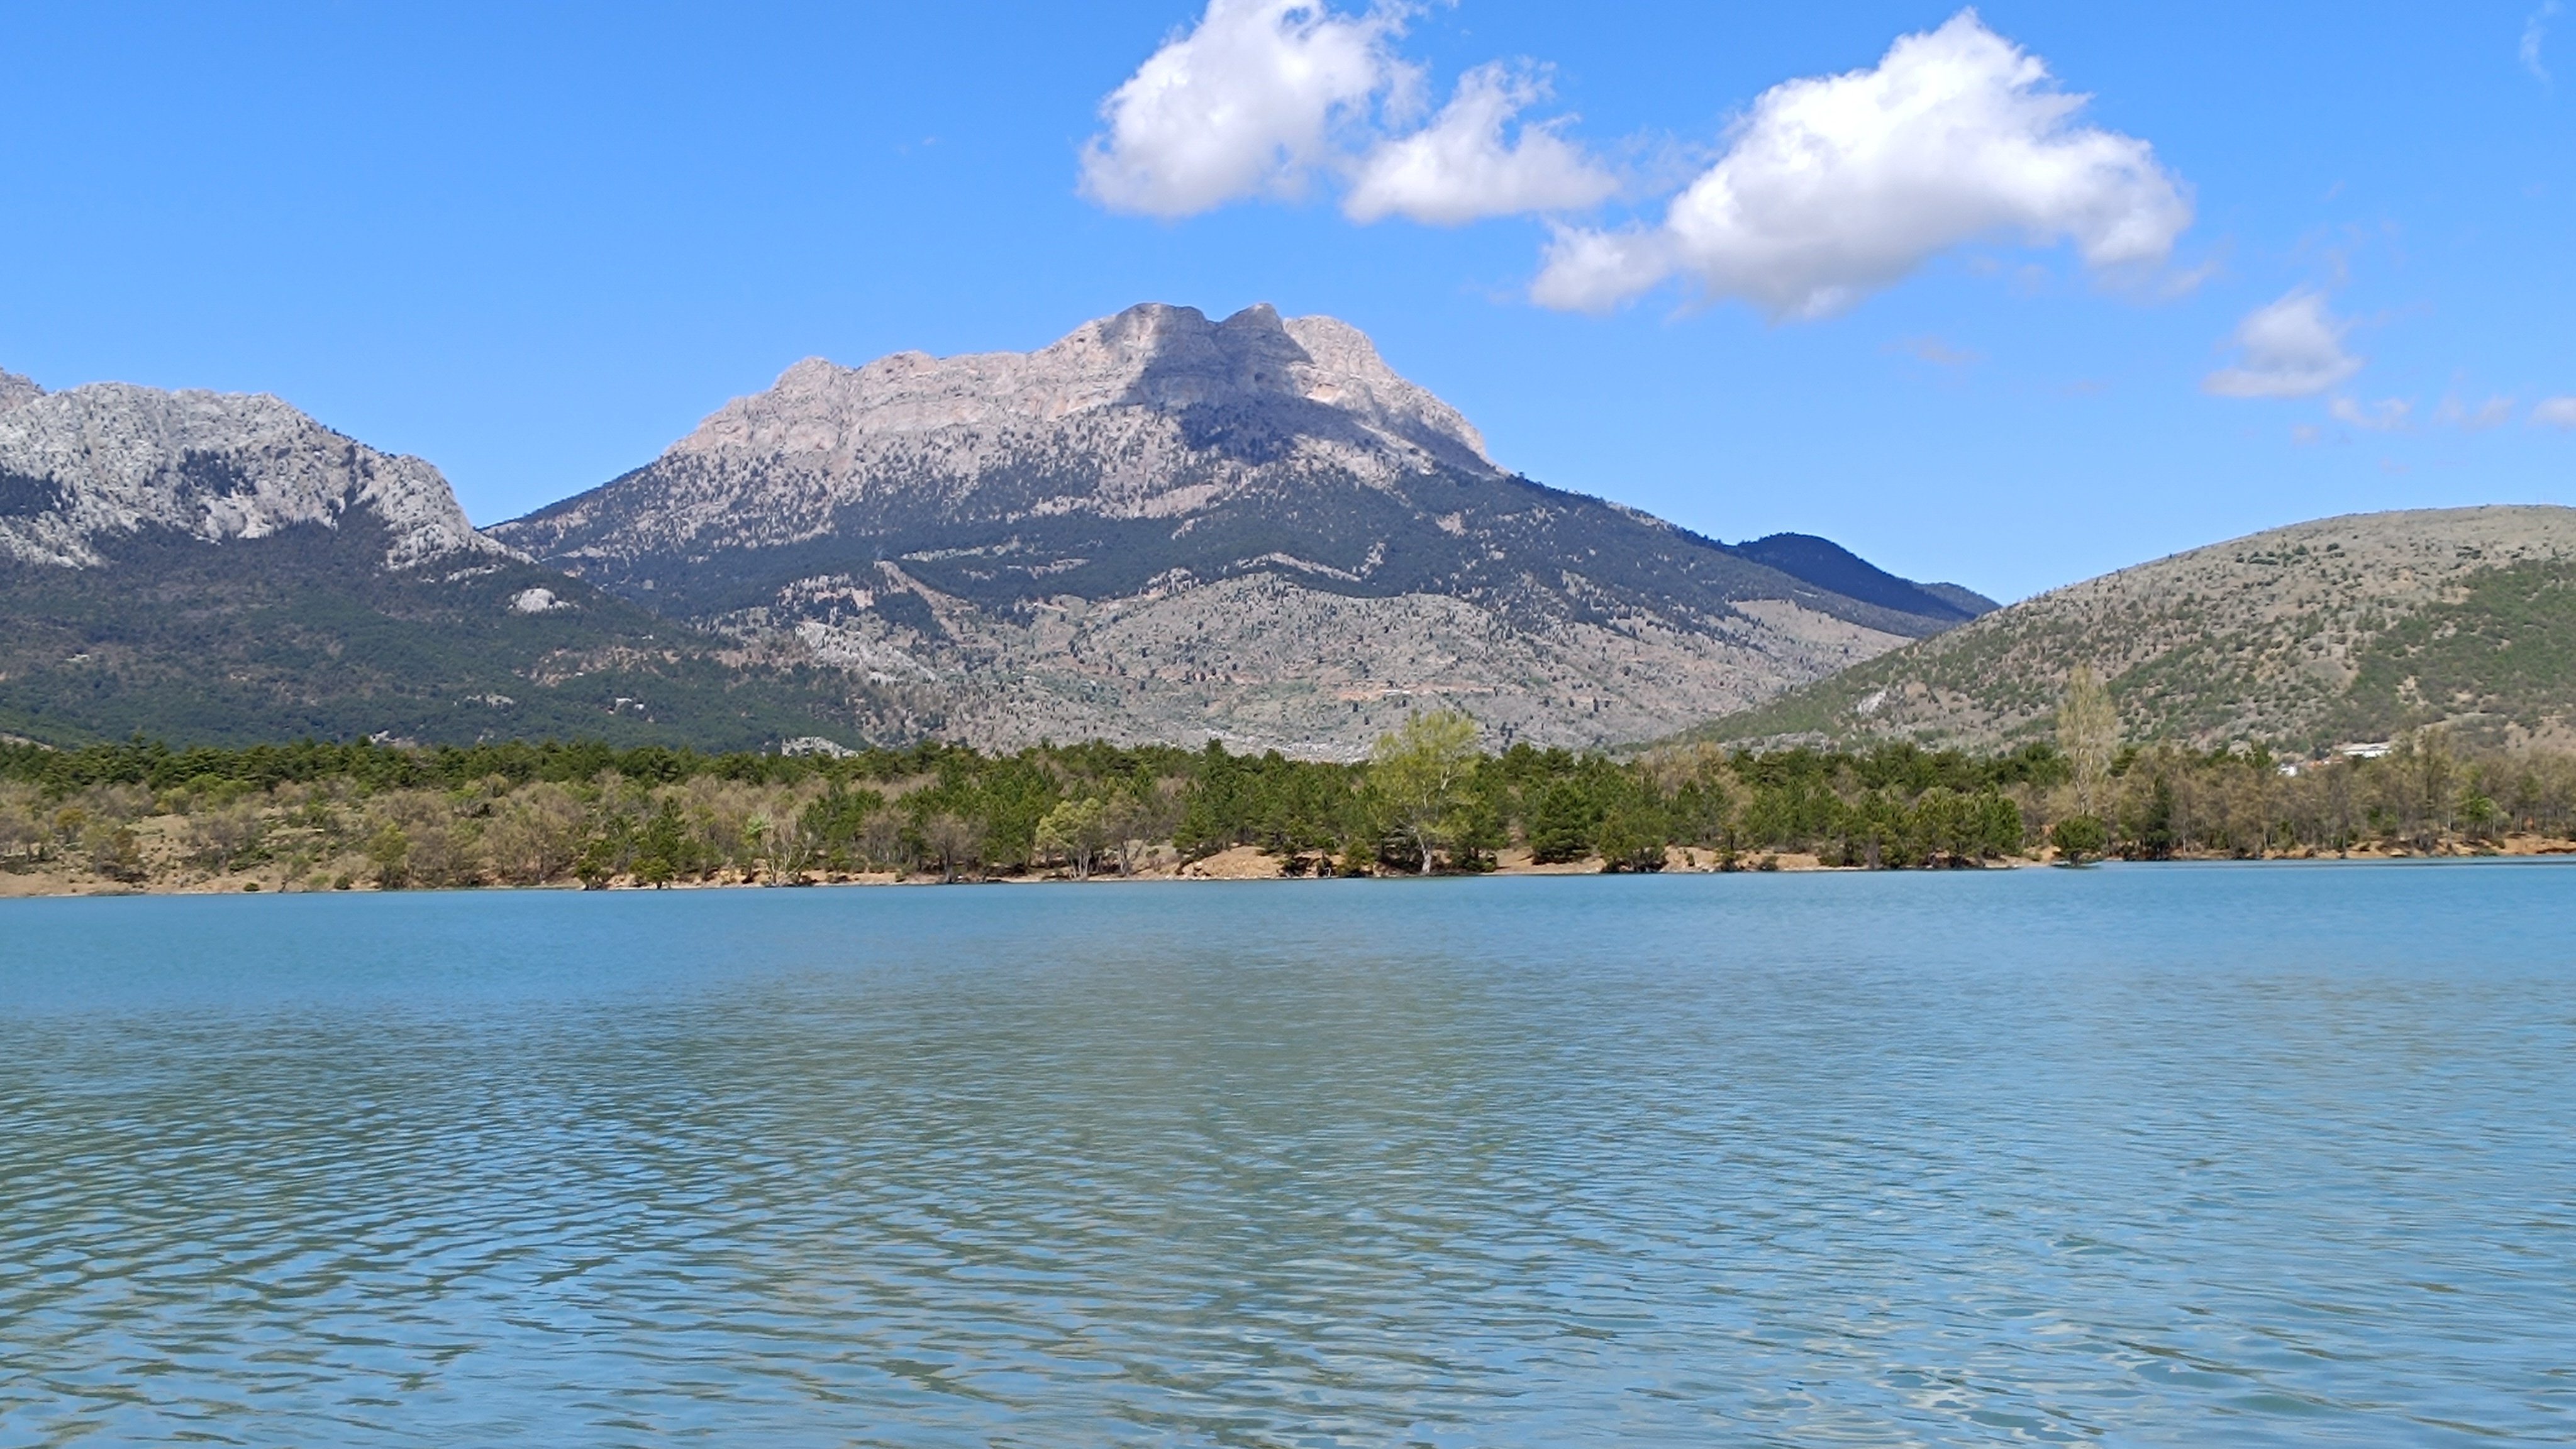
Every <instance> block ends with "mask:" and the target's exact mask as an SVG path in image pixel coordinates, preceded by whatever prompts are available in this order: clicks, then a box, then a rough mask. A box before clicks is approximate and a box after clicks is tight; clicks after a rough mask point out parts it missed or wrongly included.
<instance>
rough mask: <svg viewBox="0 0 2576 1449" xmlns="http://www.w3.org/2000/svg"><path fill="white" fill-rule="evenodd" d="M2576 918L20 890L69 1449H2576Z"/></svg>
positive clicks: (2014, 904)
mask: <svg viewBox="0 0 2576 1449" xmlns="http://www.w3.org/2000/svg"><path fill="white" fill-rule="evenodd" d="M2571 1144H2576V872H2571V871H2569V870H2567V869H2563V868H2556V867H2549V866H2510V865H2508V866H2475V867H2422V868H2406V867H2387V866H2378V867H2361V866H2354V867H2321V868H2284V867H2259V868H2237V869H2229V868H2170V869H2167V868H2137V869H2111V870H2099V871H2090V872H2046V871H2020V872H2012V873H2009V874H1990V875H1985V876H1978V877H1944V878H1936V877H1927V876H1870V877H1849V876H1844V877H1831V878H1819V877H1806V878H1800V877H1778V876H1771V877H1720V878H1711V877H1694V878H1686V879H1673V880H1654V879H1643V880H1604V879H1590V880H1511V881H1456V882H1424V883H1366V882H1354V883H1330V882H1314V883H1293V884H1279V885H1266V886H1239V887H1236V886H1221V885H1182V886H1120V885H1103V886H1098V887H1091V888H1070V887H1050V888H1001V887H994V888H955V889H948V890H838V891H830V890H815V891H772V892H749V891H731V892H672V893H662V894H649V895H643V894H633V895H609V896H599V895H578V894H520V895H474V894H462V895H438V896H426V895H425V896H409V897H381V898H363V897H362V898H349V897H284V898H265V899H260V898H238V899H193V900H173V899H149V900H116V901H96V900H87V901H46V902H11V903H7V905H6V907H5V909H0V1444H49V1443H68V1442H74V1441H78V1442H85V1443H167V1442H171V1441H174V1440H178V1439H181V1438H184V1437H188V1436H202V1437H203V1438H205V1439H207V1440H208V1441H211V1442H231V1443H250V1444H279V1443H313V1444H323V1443H329V1444H352V1445H378V1444H442V1445H444V1444H465V1443H509V1442H520V1443H549V1444H627V1443H644V1442H659V1441H664V1440H670V1439H677V1438H703V1439H705V1440H707V1441H709V1442H713V1443H721V1444H725V1445H773V1444H776V1445H789V1444H793V1445H805V1444H851V1443H857V1444H905V1445H945V1444H957V1445H982V1444H988V1443H1011V1444H1032V1445H1037V1444H1043V1445H1057V1444H1065V1445H1071V1444H1120V1443H1151V1444H1172V1443H1220V1444H1316V1443H1353V1444H1388V1443H1424V1444H1438V1445H1453V1444H1454V1445H1468V1444H1532V1445H1542V1444H1545V1445H1553V1444H1563V1443H1568V1442H1575V1441H1584V1440H1594V1441H1604V1442H1607V1441H1618V1442H1623V1443H1666V1444H1691V1445H1703V1444H1717V1443H1778V1444H1799V1445H1812V1444H1927V1443H1931V1444H1951V1443H1989V1442H1996V1441H2010V1440H2014V1439H2029V1440H2063V1439H2096V1440H2102V1441H2106V1442H2110V1443H2115V1444H2163V1443H2174V1444H2184V1443H2189V1444H2211V1443H2228V1444H2308V1443H2376V1444H2388V1443H2441V1442H2458V1443H2468V1442H2472V1441H2486V1440H2491V1439H2495V1438H2499V1437H2501V1438H2507V1439H2511V1438H2517V1437H2518V1438H2525V1439H2533V1440H2551V1441H2564V1440H2566V1439H2569V1438H2571V1437H2576V1351H2571V1345H2576V1336H2571V1333H2570V1328H2569V1325H2570V1322H2571V1320H2570V1317H2569V1312H2570V1310H2569V1307H2568V1305H2569V1304H2570V1303H2571V1302H2576V1146H2571Z"/></svg>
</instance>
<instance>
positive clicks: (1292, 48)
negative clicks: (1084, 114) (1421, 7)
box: [1082, 0, 1402, 216]
mask: <svg viewBox="0 0 2576 1449" xmlns="http://www.w3.org/2000/svg"><path fill="white" fill-rule="evenodd" d="M1392 29H1393V22H1392V21H1391V20H1390V19H1388V18H1387V17H1386V16H1385V15H1383V14H1378V13H1372V14H1369V15H1364V16H1358V17H1346V16H1341V15H1336V14H1334V13H1333V12H1331V11H1330V10H1328V9H1326V8H1325V7H1324V6H1323V5H1321V4H1317V3H1313V0H1209V4H1208V8H1207V14H1206V15H1205V16H1203V17H1201V19H1200V20H1199V23H1198V26H1197V27H1196V28H1195V29H1193V30H1191V31H1190V32H1189V33H1188V34H1186V35H1182V36H1179V37H1177V38H1175V39H1173V40H1172V41H1170V42H1168V43H1167V44H1165V45H1164V46H1163V48H1162V49H1160V50H1158V51H1156V52H1154V54H1153V55H1152V56H1151V57H1150V58H1149V59H1147V60H1146V62H1145V63H1144V65H1142V66H1140V67H1138V69H1137V71H1136V74H1135V75H1133V76H1131V77H1129V78H1128V80H1127V83H1126V84H1125V85H1122V86H1120V87H1119V88H1118V89H1117V90H1115V91H1113V92H1111V93H1110V96H1109V98H1108V99H1107V100H1106V101H1104V102H1102V103H1101V107H1100V110H1101V116H1102V119H1103V120H1105V121H1106V122H1107V123H1108V129H1107V130H1106V131H1104V132H1103V133H1102V134H1100V135H1099V136H1096V137H1094V138H1093V139H1092V141H1091V144H1090V145H1089V146H1088V147H1087V148H1085V150H1084V152H1083V157H1082V190H1083V194H1084V195H1086V196H1089V197H1090V198H1091V199H1092V200H1094V201H1096V202H1098V203H1100V204H1101V205H1103V206H1106V207H1109V208H1111V209H1112V210H1116V211H1134V212H1143V213H1145V214H1147V215H1151V216H1187V215H1190V214H1192V213H1194V212H1201V211H1206V210H1208V209H1209V208H1211V207H1216V206H1222V205H1224V204H1225V203H1226V202H1229V201H1235V200H1239V199H1241V198H1244V197H1248V196H1262V195H1294V194H1296V193H1297V192H1299V191H1300V190H1302V189H1303V188H1304V186H1305V185H1306V183H1307V181H1308V179H1309V177H1310V176H1311V174H1312V173H1313V171H1314V169H1315V168H1316V167H1318V166H1320V165H1327V164H1331V163H1333V162H1334V161H1335V160H1336V158H1337V157H1338V155H1339V154H1340V149H1341V147H1340V136H1339V135H1338V134H1337V133H1338V132H1340V131H1343V130H1345V129H1347V128H1349V127H1351V126H1355V125H1359V124H1363V123H1364V122H1365V120H1366V117H1367V112H1368V109H1369V106H1370V103H1371V101H1372V99H1373V98H1374V97H1376V96H1377V95H1378V94H1379V93H1380V92H1381V91H1383V90H1386V89H1387V88H1388V87H1389V86H1391V85H1393V84H1395V83H1396V82H1397V81H1398V80H1399V79H1400V78H1401V74H1402V68H1401V66H1400V65H1399V64H1398V63H1397V62H1396V60H1395V59H1394V58H1393V56H1392V55H1391V54H1390V53H1389V51H1388V48H1387V43H1388V40H1389V38H1390V36H1391V33H1392Z"/></svg>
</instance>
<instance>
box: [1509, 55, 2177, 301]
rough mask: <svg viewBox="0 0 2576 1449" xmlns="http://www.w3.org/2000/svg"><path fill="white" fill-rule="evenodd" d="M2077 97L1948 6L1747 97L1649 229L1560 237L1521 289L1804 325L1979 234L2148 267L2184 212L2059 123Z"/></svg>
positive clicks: (2162, 176)
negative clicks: (1709, 299) (1721, 146)
mask: <svg viewBox="0 0 2576 1449" xmlns="http://www.w3.org/2000/svg"><path fill="white" fill-rule="evenodd" d="M2084 102H2085V97H2083V96H2080V95H2072V94H2068V93H2066V92H2063V91H2059V90H2056V89H2054V88H2052V87H2051V86H2050V84H2049V76H2048V69H2047V67H2046V65H2045V64H2043V63H2042V62H2041V61H2040V60H2039V59H2038V58H2037V57H2035V56H2032V55H2030V54H2028V53H2027V52H2025V51H2023V50H2021V49H2020V48H2019V47H2017V46H2015V45H2013V44H2012V43H2011V42H2009V41H2007V40H2005V39H2003V38H2002V37H2001V36H1998V35H1996V34H1995V33H1994V32H1993V31H1991V30H1989V29H1987V28H1986V27H1985V25H1984V23H1983V22H1981V21H1980V20H1979V19H1978V18H1977V16H1976V13H1975V12H1974V11H1962V12H1960V13H1959V14H1958V15H1957V16H1955V17H1953V18H1952V19H1951V20H1950V21H1949V22H1948V23H1947V24H1945V25H1943V26H1941V28H1939V29H1938V30H1934V31H1930V32H1928V33H1924V34H1918V35H1908V36H1905V37H1903V38H1901V39H1899V40H1898V41H1897V42H1896V44H1895V45H1894V46H1892V47H1891V48H1890V49H1889V50H1888V52H1887V55H1886V57H1885V58H1884V59H1883V60H1881V61H1880V62H1879V64H1878V66H1877V67H1876V68H1875V69H1871V70H1861V71H1853V72H1850V73H1849V74H1845V75H1837V76H1826V77H1821V78H1816V79H1808V80H1795V81H1789V82H1787V83H1785V84H1782V85H1778V86H1775V87H1773V88H1772V89H1770V90H1768V91H1766V92H1764V93H1763V94H1762V95H1761V96H1760V97H1759V98H1758V99H1756V100H1755V101H1754V103H1753V107H1752V110H1751V111H1750V113H1749V114H1748V115H1747V116H1746V117H1745V118H1744V120H1743V121H1742V122H1741V123H1740V124H1739V125H1738V126H1737V128H1736V129H1735V131H1734V133H1733V135H1732V136H1731V137H1730V138H1729V141H1728V145H1727V147H1726V150H1725V153H1724V154H1723V155H1722V156H1721V157H1720V158H1719V159H1718V161H1717V163H1716V164H1715V165H1714V166H1712V167H1710V168H1709V170H1708V171H1707V172H1705V173H1704V174H1702V175H1701V176H1700V177H1699V178H1698V179H1697V180H1695V181H1694V182H1692V183H1691V185H1690V186H1689V187H1688V188H1687V189H1685V190H1684V191H1683V192H1682V194H1681V195H1680V196H1678V197H1676V198H1675V199H1674V200H1673V202H1672V204H1671V206H1670V207H1669V208H1668V209H1667V211H1666V213H1665V215H1664V218H1663V220H1662V222H1661V223H1660V224H1659V225H1655V226H1648V227H1638V228H1632V229H1628V230H1618V231H1605V230H1592V229H1582V228H1567V229H1563V230H1560V232H1559V233H1558V235H1557V237H1556V239H1555V241H1554V243H1553V245H1552V246H1551V247H1550V248H1549V252H1548V257H1547V263H1546V266H1545V268H1544V270H1543V271H1542V272H1541V273H1540V275H1539V278H1538V281H1537V283H1536V284H1535V285H1534V286H1533V288H1532V289H1531V294H1532V296H1533V297H1534V298H1535V299H1536V300H1537V301H1539V302H1540V303H1542V304H1544V305H1547V306H1551V307H1561V308H1573V309H1582V310H1601V309H1605V308H1609V307H1612V306H1615V305H1617V304H1619V303H1621V302H1623V301H1626V300H1628V299H1629V298H1632V297H1634V296H1636V295H1637V294H1639V293H1640V292H1643V291H1646V290H1648V289H1650V288H1652V287H1655V286H1657V285H1659V284H1661V283H1663V282H1664V281H1666V280H1668V279H1671V278H1674V277H1683V278H1687V279H1689V280H1690V281H1692V282H1694V283H1696V284H1697V285H1698V286H1700V287H1701V288H1703V289H1705V291H1706V292H1707V293H1708V294H1710V295H1711V296H1718V297H1735V298H1741V299H1743V300H1745V301H1747V302H1750V303H1752V304H1753V305H1755V306H1757V307H1760V308H1762V309H1763V310H1764V311H1766V312H1768V313H1770V314H1772V315H1773V316H1775V317H1816V316H1822V315H1825V314H1829V313H1832V312H1834V311H1837V310H1839V309H1841V308H1843V307H1846V306H1848V305H1850V304H1851V303H1852V302H1853V301H1855V300H1857V299H1858V298H1860V297H1861V296H1863V295H1865V294H1867V293H1868V292H1870V291H1873V290H1876V289H1878V288H1881V287H1885V286H1887V285H1888V284H1890V283H1892V282H1895V281H1897V280H1898V279H1900V278H1902V277H1904V276H1905V275H1906V274H1907V273H1909V272H1911V271H1913V270H1914V269H1915V268H1916V267H1919V266H1921V265H1922V264H1923V263H1924V261H1925V260H1927V259H1928V258H1930V257H1932V256H1933V255H1934V254H1936V253H1938V252H1941V251H1943V250H1945V249H1947V248H1950V247H1953V246H1956V245H1959V244H1960V243H1963V242H1967V241H1971V240H1974V239H1976V238H1978V237H1982V236H1988V235H1994V234H2017V235H2020V236H2022V237H2025V238H2027V239H2029V240H2031V241H2033V242H2034V243H2043V244H2044V243H2049V242H2054V241H2058V240H2072V241H2073V242H2074V243H2075V245H2076V247H2077V249H2078V250H2079V251H2080V252H2081V253H2082V254H2083V256H2084V258H2085V260H2086V261H2087V262H2088V263H2090V264H2091V265H2093V266H2095V267H2098V268H2129V267H2141V268H2143V267H2152V266H2155V265H2157V264H2161V263H2162V262H2163V261H2165V260H2166V259H2167V257H2169V256H2170V255H2171V252H2172V249H2173V244H2174V239H2175V238H2176V237H2177V236H2178V235H2180V234H2181V232H2182V230H2183V228H2185V227H2186V226H2188V225H2189V224H2190V222H2191V203H2190V201H2189V200H2188V199H2187V198H2186V197H2185V195H2184V193H2183V188H2182V186H2181V184H2180V183H2179V182H2178V181H2177V180H2176V179H2175V178H2174V177H2173V176H2172V175H2171V174H2170V173H2168V172H2167V171H2165V170H2164V168H2163V167H2161V166H2159V165H2158V164H2157V162H2156V159H2155V155H2154V152H2153V150H2152V148H2150V147H2149V146H2148V145H2147V143H2146V142H2144V141H2141V140H2138V139H2136V138H2135V137H2131V136H2123V135H2119V134H2116V133H2113V132H2110V131H2104V130H2100V129H2096V128H2093V127H2088V126H2082V125H2078V124H2077V123H2076V116H2077V113H2078V112H2079V111H2081V110H2082V109H2083V106H2084Z"/></svg>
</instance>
